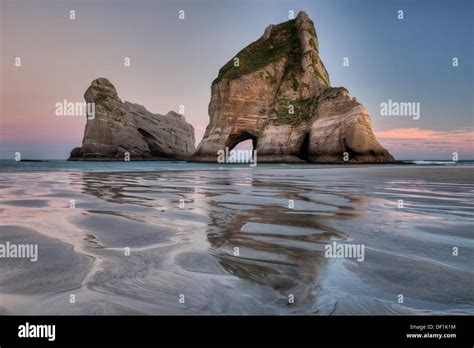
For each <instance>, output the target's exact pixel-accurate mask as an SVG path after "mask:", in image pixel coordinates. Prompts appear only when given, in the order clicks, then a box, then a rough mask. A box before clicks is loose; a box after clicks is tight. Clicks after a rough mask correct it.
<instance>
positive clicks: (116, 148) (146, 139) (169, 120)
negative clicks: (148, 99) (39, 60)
mask: <svg viewBox="0 0 474 348" xmlns="http://www.w3.org/2000/svg"><path fill="white" fill-rule="evenodd" d="M84 98H85V100H86V103H95V115H94V117H88V119H87V123H86V128H85V131H84V138H83V140H82V147H77V148H75V149H73V150H72V151H71V155H70V157H69V159H68V160H69V161H94V160H96V161H106V160H112V161H119V160H124V158H125V156H126V153H127V152H128V153H129V156H130V160H132V161H138V160H187V159H189V158H190V156H192V155H193V153H194V142H195V140H194V128H193V126H192V125H191V124H189V123H188V122H186V119H185V117H184V116H183V115H180V114H178V113H176V112H174V111H170V112H168V113H167V114H166V115H160V114H153V113H151V112H149V111H148V110H147V109H146V108H145V107H144V106H142V105H139V104H133V103H129V102H127V101H124V102H122V101H121V100H120V99H119V97H118V94H117V91H116V90H115V87H114V86H113V85H112V83H111V82H110V81H109V80H107V79H106V78H98V79H95V80H94V81H92V83H91V85H90V87H89V88H88V89H87V91H86V92H85V94H84Z"/></svg>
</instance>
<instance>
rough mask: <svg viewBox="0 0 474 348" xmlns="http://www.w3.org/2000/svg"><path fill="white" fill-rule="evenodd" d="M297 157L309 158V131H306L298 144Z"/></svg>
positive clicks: (306, 159)
mask: <svg viewBox="0 0 474 348" xmlns="http://www.w3.org/2000/svg"><path fill="white" fill-rule="evenodd" d="M298 158H301V159H302V160H305V161H308V160H309V133H306V134H305V136H304V138H303V142H302V143H301V146H300V151H299V152H298Z"/></svg>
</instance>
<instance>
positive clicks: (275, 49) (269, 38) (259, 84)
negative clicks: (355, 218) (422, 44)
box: [193, 12, 394, 163]
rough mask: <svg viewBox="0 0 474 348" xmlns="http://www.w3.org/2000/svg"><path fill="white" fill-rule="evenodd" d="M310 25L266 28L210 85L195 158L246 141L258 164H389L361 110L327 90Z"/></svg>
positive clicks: (299, 21)
mask: <svg viewBox="0 0 474 348" xmlns="http://www.w3.org/2000/svg"><path fill="white" fill-rule="evenodd" d="M318 50H319V42H318V38H317V35H316V31H315V28H314V24H313V22H312V21H311V19H309V17H308V15H307V14H306V13H304V12H300V13H299V14H298V16H297V18H296V19H294V20H290V21H287V22H284V23H281V24H278V25H270V26H268V27H267V29H266V30H265V32H264V34H263V36H262V37H261V38H260V39H258V40H257V41H255V42H253V43H251V44H250V45H248V46H247V47H245V48H244V49H243V50H241V51H240V52H239V53H238V54H237V55H236V56H235V57H234V58H233V59H231V60H230V61H229V62H228V63H227V64H225V65H224V66H223V67H222V68H221V69H220V71H219V75H218V77H217V78H216V79H215V80H214V82H213V83H212V87H211V102H210V104H209V116H210V122H209V125H208V127H207V129H206V132H205V134H204V138H203V140H202V142H201V143H200V145H199V147H198V149H197V151H196V154H195V156H194V157H193V159H194V160H195V161H206V162H207V161H208V162H215V161H216V158H217V156H216V154H217V152H218V151H219V150H224V149H225V148H226V147H229V148H230V149H232V148H233V147H234V146H235V145H236V144H238V143H239V142H241V141H243V140H247V139H252V141H253V144H254V148H256V149H257V152H258V161H260V162H302V161H311V162H319V163H338V162H343V161H344V157H347V156H348V161H349V162H355V163H362V162H369V163H373V162H377V163H387V162H393V161H394V158H393V157H392V156H391V155H390V154H389V153H388V151H387V150H385V149H384V148H383V147H382V146H381V145H380V144H379V143H378V141H377V139H376V138H375V136H374V134H373V131H372V126H371V121H370V116H369V114H368V111H367V109H366V108H365V107H364V106H363V105H362V104H360V103H359V102H357V101H356V100H355V98H351V97H350V96H349V92H348V91H347V89H345V88H342V87H339V88H334V87H331V85H330V80H329V74H328V72H327V71H326V68H325V67H324V64H323V62H322V61H321V59H320V57H319V51H318Z"/></svg>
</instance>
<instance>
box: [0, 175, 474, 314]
mask: <svg viewBox="0 0 474 348" xmlns="http://www.w3.org/2000/svg"><path fill="white" fill-rule="evenodd" d="M0 177H1V178H2V180H3V182H4V183H5V186H4V187H0V193H1V197H2V198H3V200H0V216H1V218H2V223H3V224H4V225H10V226H11V225H15V229H14V231H15V233H16V231H17V230H16V227H18V226H17V225H18V224H19V222H18V221H21V226H22V228H23V227H24V228H27V229H28V231H32V230H34V231H37V232H38V233H37V235H38V238H40V239H41V240H43V238H46V239H45V240H49V239H51V240H54V241H55V243H53V244H54V248H53V249H54V250H53V249H52V250H53V251H52V252H50V253H48V257H47V258H45V259H44V260H43V261H44V263H43V264H41V265H39V266H41V267H40V269H36V270H37V271H35V272H30V273H28V277H31V278H29V279H26V278H25V276H24V275H23V274H22V273H21V270H20V269H19V268H18V267H16V266H12V267H7V272H6V273H5V272H3V273H1V274H0V279H4V280H5V279H7V278H8V280H9V281H8V286H12V288H11V289H13V287H16V289H18V292H17V293H18V295H12V294H11V291H10V290H11V289H10V288H8V286H6V285H5V286H4V287H3V288H2V289H0V291H1V295H2V296H0V299H1V300H2V302H0V307H1V308H0V311H1V312H2V313H5V312H9V313H17V314H26V313H33V314H286V313H291V314H311V313H317V314H426V313H435V314H443V313H444V314H459V313H473V311H472V308H473V300H472V296H471V295H470V292H469V290H470V288H472V286H471V284H472V279H473V277H472V262H471V261H472V258H470V255H472V251H473V250H474V249H473V243H472V238H471V233H470V230H471V225H472V224H470V220H471V217H472V214H473V213H474V208H473V207H472V204H471V202H472V192H473V191H472V190H473V188H474V187H473V186H472V183H471V181H472V170H471V169H469V168H468V169H462V168H453V169H450V170H449V171H448V170H446V169H444V168H443V169H442V170H437V171H436V170H434V169H433V170H430V171H429V172H427V171H426V170H425V169H424V168H423V169H420V168H416V167H397V166H394V167H390V168H388V167H370V168H366V167H357V168H355V167H350V168H344V169H341V168H340V167H338V168H331V167H322V168H317V169H314V168H309V169H298V168H284V169H276V168H271V169H268V168H265V167H263V168H260V167H259V168H256V169H252V170H227V169H224V170H214V171H209V170H208V171H176V172H160V173H153V172H140V173H124V172H121V173H119V172H115V173H77V172H76V173H54V174H51V173H35V174H23V173H20V174H18V175H15V176H14V177H13V176H8V175H3V177H2V174H0ZM453 178H455V179H453ZM17 187H23V188H24V189H23V190H18V189H17ZM399 198H403V199H404V201H405V207H404V209H398V208H397V207H396V202H397V200H398V199H399ZM70 199H75V200H76V208H75V209H70V208H69V200H70ZM289 200H293V201H294V208H295V209H289V207H288V205H289ZM180 202H184V206H182V209H181V208H180V207H179V205H180ZM18 231H19V232H18V236H21V235H22V233H23V232H21V231H20V230H18ZM34 231H33V232H34ZM33 232H32V233H27V236H34V235H35V234H34V233H36V232H34V233H33ZM5 236H8V235H7V234H5V233H3V237H5ZM28 238H30V237H28ZM333 239H340V240H341V241H340V242H341V243H342V242H348V243H357V244H363V245H365V251H366V255H365V259H364V261H363V262H357V261H354V260H345V259H326V258H325V257H324V255H323V254H324V245H325V244H326V243H328V241H330V240H331V241H332V240H333ZM48 243H49V242H48ZM454 244H456V245H458V244H459V245H461V246H462V249H461V252H460V254H459V255H458V256H457V257H452V256H451V253H450V250H451V249H450V248H451V247H452V245H454ZM61 245H62V247H61ZM72 246H74V250H73V249H72ZM125 247H129V248H130V255H129V256H126V255H125V254H124V248H125ZM235 248H238V251H239V255H238V256H236V255H234V251H235ZM61 250H62V251H61ZM68 250H69V251H68ZM58 255H59V256H58ZM68 255H69V256H68ZM64 257H67V258H68V259H67V260H68V261H67V262H66V263H65V264H64V265H63V267H64V269H63V268H61V267H59V268H58V267H57V263H58V262H59V263H61V262H62V260H63V259H64ZM92 262H93V263H92ZM6 264H7V263H3V265H6ZM17 266H18V265H17ZM403 269H408V271H406V272H405V271H403ZM45 270H52V272H54V274H49V271H48V272H46V271H45ZM71 270H73V271H71ZM63 271H64V272H66V271H67V272H69V271H71V272H74V273H73V274H72V275H71V274H69V273H68V276H69V277H70V278H67V276H63V273H62V272H63ZM45 273H46V274H48V276H47V277H45V276H44V274H45ZM2 277H3V278H2ZM5 277H7V278H5ZM48 277H49V278H48ZM63 277H64V279H65V280H64V281H62V280H61V279H62V278H63ZM60 278H61V279H60ZM11 279H14V281H10V280H11ZM45 279H46V280H47V279H53V280H54V282H51V283H45ZM5 281H6V280H5ZM5 284H6V283H5ZM29 284H30V285H31V286H30V285H29ZM421 285H422V286H421ZM9 289H10V290H9ZM28 289H30V290H28ZM12 291H13V290H12ZM71 292H73V293H74V294H75V295H76V298H77V299H78V300H77V302H76V303H75V304H74V305H72V304H70V303H69V302H68V296H69V294H70V293H71ZM400 293H401V294H404V297H405V302H404V303H403V304H399V303H397V295H398V294H400ZM181 294H183V295H185V298H186V301H185V303H184V304H182V303H179V302H178V299H179V296H180V295H181ZM290 294H293V295H294V296H295V297H294V300H295V303H294V304H289V303H288V300H289V297H288V296H289V295H290ZM38 297H39V298H38Z"/></svg>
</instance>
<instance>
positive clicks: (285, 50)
mask: <svg viewBox="0 0 474 348" xmlns="http://www.w3.org/2000/svg"><path fill="white" fill-rule="evenodd" d="M301 54H302V52H301V48H300V44H299V40H298V33H297V30H296V26H295V20H294V19H292V20H290V21H287V22H284V23H281V24H278V25H275V27H274V28H273V30H272V32H271V34H270V37H269V38H268V39H266V40H265V39H264V38H260V39H258V40H257V41H255V42H253V43H251V44H250V45H248V46H247V47H245V48H244V49H243V50H241V51H240V52H239V53H237V55H236V56H235V57H237V58H239V66H235V65H234V58H235V57H233V58H232V59H231V60H230V61H228V62H227V63H226V64H225V65H224V66H223V67H222V68H221V69H220V70H219V75H218V77H217V78H216V79H215V80H214V82H213V83H216V82H218V81H220V80H221V79H224V78H226V79H235V78H238V77H240V76H242V75H246V74H249V73H252V72H254V71H257V70H259V69H261V68H263V67H265V66H266V65H268V64H269V63H271V62H273V61H276V60H278V59H280V58H283V57H288V60H289V62H288V64H289V65H290V66H292V67H294V68H295V69H298V68H299V69H300V70H301V67H300V62H301Z"/></svg>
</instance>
